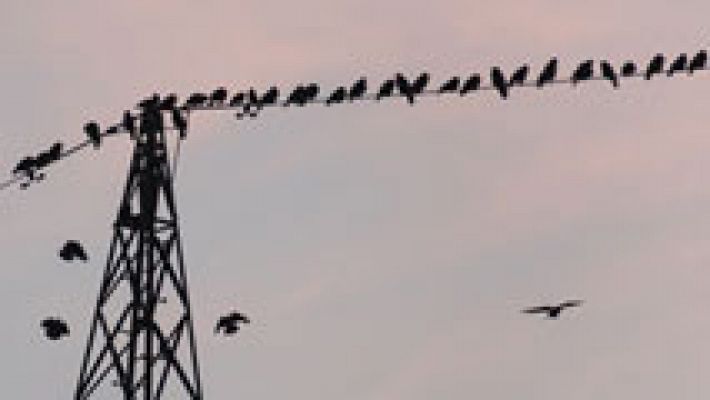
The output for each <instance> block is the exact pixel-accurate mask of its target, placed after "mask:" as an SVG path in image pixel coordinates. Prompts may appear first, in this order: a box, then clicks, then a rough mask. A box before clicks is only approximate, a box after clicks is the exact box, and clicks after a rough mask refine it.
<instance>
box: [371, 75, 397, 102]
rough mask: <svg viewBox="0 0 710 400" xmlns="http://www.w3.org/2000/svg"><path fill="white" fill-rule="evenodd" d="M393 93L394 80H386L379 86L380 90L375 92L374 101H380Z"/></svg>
mask: <svg viewBox="0 0 710 400" xmlns="http://www.w3.org/2000/svg"><path fill="white" fill-rule="evenodd" d="M393 93H394V79H388V80H386V81H384V82H383V83H382V85H380V90H378V91H377V95H376V96H375V100H377V101H380V100H382V99H383V98H385V97H390V96H392V94H393Z"/></svg>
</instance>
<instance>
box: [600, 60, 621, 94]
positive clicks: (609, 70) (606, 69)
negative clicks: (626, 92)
mask: <svg viewBox="0 0 710 400" xmlns="http://www.w3.org/2000/svg"><path fill="white" fill-rule="evenodd" d="M601 67H602V76H603V77H604V79H607V80H609V81H610V82H611V84H612V85H613V86H614V88H615V89H616V88H618V87H619V77H618V76H617V75H616V71H614V67H612V66H611V64H610V63H609V61H607V60H604V61H602V62H601Z"/></svg>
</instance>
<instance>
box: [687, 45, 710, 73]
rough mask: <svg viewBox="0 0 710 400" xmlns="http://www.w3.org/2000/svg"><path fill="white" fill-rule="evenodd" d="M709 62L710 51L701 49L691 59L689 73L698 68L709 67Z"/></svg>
mask: <svg viewBox="0 0 710 400" xmlns="http://www.w3.org/2000/svg"><path fill="white" fill-rule="evenodd" d="M707 63H708V52H707V51H705V50H700V51H699V52H697V53H696V54H695V56H693V58H692V59H691V60H690V64H688V73H689V74H692V73H693V72H695V71H697V70H700V69H705V68H706V67H707Z"/></svg>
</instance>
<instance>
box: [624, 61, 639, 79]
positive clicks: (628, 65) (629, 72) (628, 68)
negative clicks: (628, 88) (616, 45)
mask: <svg viewBox="0 0 710 400" xmlns="http://www.w3.org/2000/svg"><path fill="white" fill-rule="evenodd" d="M634 74H636V64H635V63H634V62H633V61H626V62H625V63H624V64H623V65H622V66H621V76H623V77H624V78H627V77H630V76H633V75H634Z"/></svg>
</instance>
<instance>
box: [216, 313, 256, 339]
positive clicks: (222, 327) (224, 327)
mask: <svg viewBox="0 0 710 400" xmlns="http://www.w3.org/2000/svg"><path fill="white" fill-rule="evenodd" d="M250 322H251V321H250V320H249V318H248V317H247V316H246V315H244V314H242V313H240V312H237V311H233V312H231V313H229V314H227V315H225V316H223V317H220V318H219V320H218V321H217V325H216V326H215V328H214V333H215V334H218V333H220V332H221V333H224V334H225V335H233V334H235V333H237V332H238V331H239V328H240V327H241V324H242V323H244V324H248V323H250Z"/></svg>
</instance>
